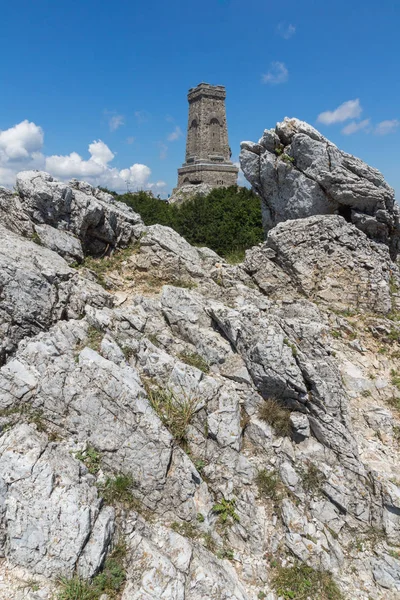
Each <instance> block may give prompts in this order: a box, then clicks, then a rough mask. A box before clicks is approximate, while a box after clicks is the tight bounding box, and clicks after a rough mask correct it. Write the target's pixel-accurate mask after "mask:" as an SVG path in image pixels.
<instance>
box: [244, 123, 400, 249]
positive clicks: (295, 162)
mask: <svg viewBox="0 0 400 600" xmlns="http://www.w3.org/2000/svg"><path fill="white" fill-rule="evenodd" d="M241 148H242V150H241V154H240V165H241V168H242V171H243V173H244V175H245V177H246V179H247V180H248V181H249V182H250V183H251V185H252V186H253V188H254V190H255V191H256V192H257V193H258V194H259V195H260V197H261V199H262V214H263V224H264V229H265V231H266V232H268V231H269V230H270V229H271V228H273V227H275V225H277V224H278V223H281V222H282V221H287V220H288V219H301V218H303V217H310V216H312V215H319V214H321V215H326V214H340V215H342V216H344V217H345V218H346V219H347V220H348V221H349V222H351V223H354V225H356V227H357V228H358V229H361V231H364V232H365V233H366V234H367V235H368V237H369V238H371V239H372V240H375V241H377V242H382V243H384V244H386V245H387V246H389V249H390V253H391V256H392V257H396V256H397V254H398V251H399V240H400V221H399V208H398V206H397V204H396V203H395V198H394V190H393V189H392V188H391V187H389V186H388V185H387V183H386V182H385V180H384V177H383V175H382V174H381V173H380V172H379V171H378V170H377V169H374V168H372V167H370V166H369V165H367V164H366V163H364V162H363V161H362V160H360V159H358V158H355V157H354V156H351V155H350V154H346V153H345V152H343V151H342V150H339V148H337V147H336V146H335V145H334V144H332V142H330V141H329V140H328V139H326V138H325V137H323V136H322V135H321V134H320V133H319V132H318V131H317V130H316V129H314V128H313V127H311V125H308V124H307V123H304V122H303V121H299V120H298V119H289V118H287V117H286V118H285V119H284V121H282V122H281V123H277V125H276V127H275V129H270V130H268V129H267V130H265V131H264V134H263V136H262V137H261V138H260V140H259V141H258V143H253V142H242V145H241Z"/></svg>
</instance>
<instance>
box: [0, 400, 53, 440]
mask: <svg viewBox="0 0 400 600" xmlns="http://www.w3.org/2000/svg"><path fill="white" fill-rule="evenodd" d="M0 419H1V420H3V419H6V421H4V422H3V421H2V431H5V430H7V429H10V428H11V427H13V426H14V425H15V424H16V423H19V422H20V421H21V420H22V421H25V422H26V423H33V425H36V429H37V430H38V431H40V432H44V433H48V427H47V421H46V419H45V418H44V416H43V410H42V409H41V408H36V409H35V408H33V407H32V406H31V405H30V404H26V403H23V404H18V405H17V406H9V407H7V408H3V409H1V410H0ZM50 435H54V434H50ZM50 441H54V439H53V440H50Z"/></svg>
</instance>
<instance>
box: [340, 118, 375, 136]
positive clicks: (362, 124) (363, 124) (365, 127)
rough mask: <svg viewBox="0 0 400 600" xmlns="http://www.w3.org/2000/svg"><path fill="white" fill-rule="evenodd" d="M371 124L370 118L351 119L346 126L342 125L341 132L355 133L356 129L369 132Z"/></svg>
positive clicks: (345, 133)
mask: <svg viewBox="0 0 400 600" xmlns="http://www.w3.org/2000/svg"><path fill="white" fill-rule="evenodd" d="M370 124H371V120H370V119H364V121H359V122H357V121H351V123H349V124H348V125H346V127H343V129H342V133H344V135H351V134H353V133H357V131H366V132H367V133H368V132H369V127H370Z"/></svg>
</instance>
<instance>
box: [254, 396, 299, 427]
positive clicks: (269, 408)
mask: <svg viewBox="0 0 400 600" xmlns="http://www.w3.org/2000/svg"><path fill="white" fill-rule="evenodd" d="M259 416H260V419H262V420H263V421H266V423H268V424H269V425H271V427H272V428H273V430H274V431H275V433H276V434H277V435H281V436H288V435H290V433H291V431H292V426H291V423H290V411H289V410H288V409H286V408H284V407H283V406H282V404H280V403H279V402H278V401H277V400H273V399H268V400H265V401H264V402H263V404H262V406H261V408H260V411H259Z"/></svg>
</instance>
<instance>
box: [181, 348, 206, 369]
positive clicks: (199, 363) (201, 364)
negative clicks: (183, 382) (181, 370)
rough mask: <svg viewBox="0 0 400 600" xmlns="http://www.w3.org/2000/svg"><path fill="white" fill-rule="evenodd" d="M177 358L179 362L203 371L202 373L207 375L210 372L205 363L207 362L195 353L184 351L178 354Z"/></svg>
mask: <svg viewBox="0 0 400 600" xmlns="http://www.w3.org/2000/svg"><path fill="white" fill-rule="evenodd" d="M178 358H180V360H181V361H182V362H184V363H185V364H186V365H190V366H191V367H196V369H199V370H200V371H203V373H206V374H207V373H208V372H209V370H210V366H209V364H208V363H207V361H206V360H204V358H203V357H202V356H200V354H198V353H197V352H187V351H184V352H181V353H180V354H179V356H178Z"/></svg>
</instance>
